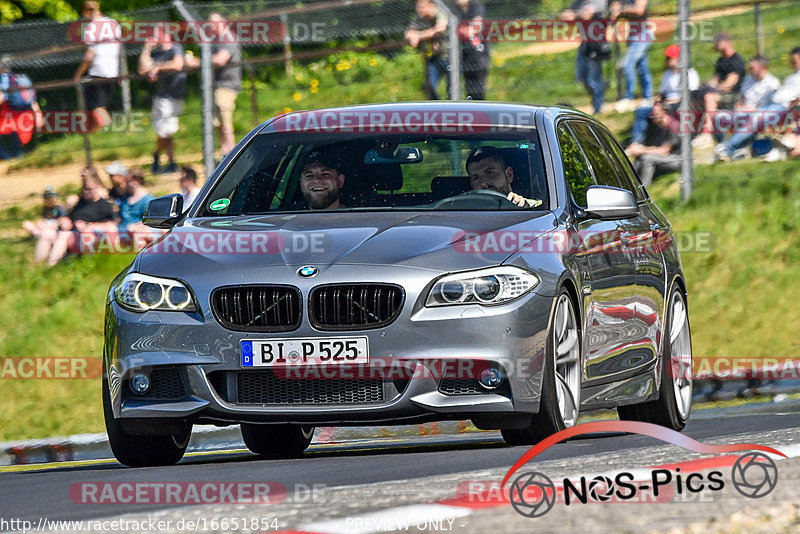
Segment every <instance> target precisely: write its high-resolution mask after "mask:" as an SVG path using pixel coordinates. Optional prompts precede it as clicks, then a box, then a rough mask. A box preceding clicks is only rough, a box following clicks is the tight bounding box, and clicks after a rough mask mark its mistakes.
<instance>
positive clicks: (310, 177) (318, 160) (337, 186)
mask: <svg viewBox="0 0 800 534" xmlns="http://www.w3.org/2000/svg"><path fill="white" fill-rule="evenodd" d="M339 166H340V163H339V161H338V158H336V157H335V156H333V155H332V154H327V153H324V152H312V153H311V155H309V156H308V160H307V161H306V164H305V165H304V166H303V170H302V171H301V172H300V191H302V193H303V198H305V200H306V203H307V204H308V207H309V209H312V210H332V209H341V208H346V207H347V206H345V205H344V204H342V202H341V200H340V198H339V197H340V195H341V190H342V187H343V186H344V174H342V173H341V172H339Z"/></svg>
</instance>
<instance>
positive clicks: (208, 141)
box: [172, 0, 217, 178]
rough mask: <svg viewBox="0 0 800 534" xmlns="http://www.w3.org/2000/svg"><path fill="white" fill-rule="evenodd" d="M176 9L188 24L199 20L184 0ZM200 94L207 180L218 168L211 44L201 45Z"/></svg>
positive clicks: (176, 5)
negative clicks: (215, 158) (215, 144)
mask: <svg viewBox="0 0 800 534" xmlns="http://www.w3.org/2000/svg"><path fill="white" fill-rule="evenodd" d="M172 3H173V5H174V6H175V9H176V10H177V11H178V13H180V15H181V17H183V19H184V20H185V21H187V22H194V21H197V20H198V18H197V16H195V15H194V14H193V13H191V12H190V11H189V9H188V8H187V7H186V5H185V4H184V3H183V1H182V0H173V2H172ZM200 92H201V95H202V98H203V107H202V109H203V167H205V175H206V178H208V177H209V176H211V174H212V173H213V172H214V169H215V168H216V166H217V165H216V163H215V162H214V117H213V114H214V67H213V65H212V64H211V43H208V42H201V43H200Z"/></svg>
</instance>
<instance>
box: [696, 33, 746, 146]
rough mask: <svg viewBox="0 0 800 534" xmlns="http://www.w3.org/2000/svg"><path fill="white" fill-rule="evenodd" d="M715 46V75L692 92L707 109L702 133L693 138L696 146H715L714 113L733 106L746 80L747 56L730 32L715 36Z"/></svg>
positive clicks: (703, 107) (704, 108)
mask: <svg viewBox="0 0 800 534" xmlns="http://www.w3.org/2000/svg"><path fill="white" fill-rule="evenodd" d="M714 50H716V51H717V52H719V59H717V62H716V63H715V64H714V76H713V77H712V78H711V80H710V81H709V82H708V83H705V84H703V86H702V87H700V89H698V90H697V91H695V93H694V94H693V97H694V98H695V100H696V101H699V104H700V106H701V108H702V109H701V110H702V111H705V112H706V121H705V123H704V124H703V126H702V130H701V133H700V135H698V136H697V137H695V138H694V140H693V141H692V146H694V147H695V148H706V147H710V146H713V144H714V138H713V137H712V136H711V117H712V116H713V114H714V112H715V111H717V109H720V108H722V109H731V108H733V105H734V104H735V103H736V100H737V99H738V97H739V91H740V89H741V87H742V81H743V80H744V70H745V65H744V60H743V59H742V56H740V55H739V54H738V53H737V52H736V50H735V49H734V47H733V39H732V38H731V36H730V35H728V34H727V33H724V32H723V33H720V34H718V35H717V36H716V37H714Z"/></svg>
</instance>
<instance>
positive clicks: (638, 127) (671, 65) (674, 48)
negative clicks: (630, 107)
mask: <svg viewBox="0 0 800 534" xmlns="http://www.w3.org/2000/svg"><path fill="white" fill-rule="evenodd" d="M680 55H681V48H680V47H679V46H678V45H676V44H672V45H669V46H668V47H667V49H666V50H664V74H662V76H661V84H660V85H659V86H658V94H659V95H661V101H662V103H663V104H664V109H666V111H667V112H668V113H671V112H673V111H675V108H676V107H677V104H678V103H679V102H680V101H681V70H680V68H679V65H678V59H679V58H680ZM698 87H700V76H699V75H698V74H697V71H696V70H694V69H693V68H689V90H690V91H694V90H696V89H697V88H698ZM652 109H653V108H652V106H643V107H640V108H638V109H637V110H636V112H635V113H634V118H633V135H632V138H633V139H632V140H633V142H634V143H639V144H641V143H644V137H645V131H646V130H647V121H648V119H650V115H651V112H652Z"/></svg>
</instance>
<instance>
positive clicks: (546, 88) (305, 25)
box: [0, 0, 800, 172]
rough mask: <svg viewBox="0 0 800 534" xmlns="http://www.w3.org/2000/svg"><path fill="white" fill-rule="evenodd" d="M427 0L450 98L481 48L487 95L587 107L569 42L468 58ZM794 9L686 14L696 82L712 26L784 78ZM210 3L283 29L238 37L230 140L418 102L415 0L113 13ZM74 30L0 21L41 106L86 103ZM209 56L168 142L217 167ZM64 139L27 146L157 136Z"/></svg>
mask: <svg viewBox="0 0 800 534" xmlns="http://www.w3.org/2000/svg"><path fill="white" fill-rule="evenodd" d="M436 2H437V5H438V6H439V8H440V10H441V12H443V13H445V16H446V17H447V18H448V23H449V29H448V34H447V40H448V42H449V47H448V53H447V56H446V59H447V60H448V61H447V62H448V63H449V65H450V66H451V69H450V70H449V71H448V73H447V77H449V78H450V86H451V91H450V95H449V96H450V98H452V99H456V98H464V97H465V95H466V94H467V92H469V87H467V88H465V87H464V81H465V80H464V76H463V74H464V73H469V72H470V71H472V72H473V73H474V71H475V70H476V68H475V63H474V61H476V59H475V57H478V60H479V61H483V60H484V59H482V58H485V61H486V62H487V63H486V65H484V66H486V67H488V81H487V83H486V91H485V95H484V96H485V98H487V99H490V100H508V101H518V102H525V103H536V104H556V103H567V104H570V105H573V106H575V107H578V108H580V109H589V102H590V100H589V97H588V95H587V94H586V91H585V90H584V89H583V87H582V86H581V85H580V84H578V83H577V82H576V81H575V78H574V62H575V59H576V49H577V46H578V43H577V42H575V41H569V40H563V41H559V40H558V39H555V40H553V39H551V40H546V41H545V42H541V41H538V40H534V39H517V40H514V39H499V40H498V42H491V43H488V45H487V46H488V48H489V51H490V52H489V54H488V55H487V56H481V55H480V54H479V55H478V56H474V55H473V56H469V57H464V56H462V54H463V53H464V50H465V40H464V38H463V36H459V34H458V33H457V31H456V30H457V28H458V24H459V21H460V20H461V19H462V18H463V15H460V13H459V8H458V6H457V5H456V4H455V3H454V2H453V1H452V0H436ZM569 3H570V2H568V1H566V0H565V1H564V2H562V3H559V2H554V1H547V2H544V3H542V2H531V1H525V0H485V1H484V4H485V7H486V14H485V19H486V20H491V21H500V22H502V21H511V20H517V21H519V20H534V19H535V20H539V21H541V20H555V19H557V18H558V17H559V16H560V15H559V13H558V12H556V11H557V10H558V8H561V7H566V6H567V5H568V4H569ZM793 4H794V3H793V2H787V1H780V2H778V1H769V0H765V1H763V2H758V3H752V2H747V3H741V4H736V5H728V6H727V7H726V8H725V9H722V10H716V11H707V12H702V11H695V13H694V14H693V21H694V22H697V23H700V22H701V21H706V26H707V28H706V30H707V31H706V33H705V34H703V36H692V41H691V47H692V62H693V66H694V67H695V68H696V69H697V70H698V71H699V73H700V76H701V78H702V79H704V80H706V79H708V78H710V76H711V73H712V71H713V65H714V62H715V61H716V55H715V53H714V52H713V50H712V44H711V43H710V42H708V40H709V39H710V37H711V36H713V34H714V33H715V32H717V31H727V32H728V33H730V34H731V35H732V36H733V38H734V40H735V43H736V47H737V51H739V53H740V54H741V55H742V56H743V57H744V58H745V59H747V58H748V57H749V56H751V55H753V54H755V53H757V52H761V53H762V54H764V55H766V56H767V57H768V58H769V59H770V60H771V61H772V66H773V72H774V73H775V74H776V75H778V76H779V77H783V76H786V75H787V74H789V73H790V72H791V69H790V66H789V65H788V62H787V58H788V52H789V50H790V49H791V48H793V47H794V46H797V45H800V16H798V15H797V14H796V7H795V6H794V5H793ZM659 5H661V4H659ZM554 8H555V9H554ZM548 10H549V11H548ZM212 12H218V13H221V14H222V15H224V16H225V17H226V18H227V19H229V20H266V21H273V22H275V21H277V22H279V23H280V25H281V27H282V28H283V29H284V32H283V35H282V36H281V38H280V39H273V40H270V41H269V42H258V43H245V44H243V55H242V61H241V65H242V67H243V70H244V87H243V91H242V93H241V94H240V95H239V97H238V99H237V111H236V114H235V125H236V135H237V137H241V136H242V135H244V133H246V131H247V129H249V128H250V127H252V125H253V124H257V123H258V122H260V121H261V120H263V119H265V118H267V117H269V116H272V115H274V114H276V113H279V112H281V111H284V110H286V109H294V108H298V107H300V108H304V109H307V108H314V107H322V106H325V105H339V104H356V103H365V102H374V101H386V100H419V99H424V98H426V92H425V89H424V79H425V78H424V77H423V65H424V63H425V62H426V61H427V59H426V58H424V57H422V56H421V55H420V54H417V53H416V52H415V51H413V50H412V49H410V48H409V47H407V46H406V45H405V43H404V41H403V34H404V32H405V30H406V29H407V27H408V26H409V23H410V21H411V20H412V19H413V18H414V1H413V0H403V1H375V0H316V1H305V2H296V1H293V0H274V1H271V2H269V3H268V4H266V3H264V2H259V1H253V0H251V1H238V2H222V1H214V2H185V3H182V4H181V3H180V2H174V3H172V4H165V5H163V6H159V7H156V8H149V9H145V10H137V11H130V12H122V13H112V14H110V15H111V16H113V17H115V18H116V19H118V20H125V21H182V20H186V19H192V18H195V19H198V20H205V19H207V18H208V16H209V14H211V13H212ZM651 18H652V19H656V18H658V19H662V20H663V21H666V22H670V21H671V22H672V23H673V24H674V26H673V28H672V30H673V31H669V30H667V31H666V33H662V34H659V36H658V39H657V42H655V43H654V44H653V46H652V48H651V49H650V51H649V53H648V56H649V59H650V68H651V70H652V72H653V76H654V84H655V85H656V87H657V84H658V81H659V79H660V71H661V69H662V62H663V53H664V50H665V48H666V47H667V46H668V45H669V44H672V43H674V42H675V39H676V36H675V34H674V29H675V27H676V26H677V16H676V15H662V14H659V13H658V12H656V10H653V12H652V13H651ZM665 27H668V25H665ZM69 28H70V25H69V23H55V22H35V23H23V24H15V25H12V26H8V27H2V28H0V50H2V51H3V55H4V58H5V60H6V62H7V63H8V64H9V65H10V66H11V67H12V68H13V69H14V71H16V72H24V73H26V74H27V75H28V76H30V77H31V78H32V79H33V80H34V83H35V88H36V90H37V93H38V99H39V103H40V105H41V107H42V109H43V110H45V111H52V110H80V109H81V103H80V98H78V96H79V93H80V91H76V89H77V85H76V84H75V83H74V82H73V81H72V80H71V78H72V73H73V72H74V71H75V68H76V66H77V64H78V63H79V62H80V61H81V58H82V56H83V53H84V50H85V48H84V46H83V44H81V43H79V42H75V41H74V40H73V39H71V38H70V37H69ZM31 43H34V44H33V45H32V44H31ZM186 48H187V50H189V51H192V52H194V53H195V54H197V55H199V56H201V57H202V56H203V55H207V51H205V54H204V51H203V50H201V47H200V46H198V45H197V44H188V45H186ZM611 49H612V57H611V58H610V59H609V60H608V61H605V62H604V63H603V72H604V78H605V80H606V82H607V84H608V88H607V89H606V98H607V100H609V101H611V102H612V103H613V101H614V100H615V97H617V96H618V95H619V94H620V87H621V83H622V80H621V78H620V76H619V75H618V71H619V59H620V57H621V54H622V53H623V52H624V50H625V45H624V43H622V44H618V43H612V47H611ZM124 50H125V54H124V57H125V58H126V61H125V62H124V63H125V67H126V68H127V71H128V73H127V74H125V73H124V72H123V74H122V75H121V76H120V78H119V82H120V87H119V89H117V90H115V91H114V94H113V98H112V104H111V109H112V111H115V112H118V113H120V114H122V115H123V116H126V117H128V120H129V123H132V122H135V121H133V120H132V119H131V118H130V117H131V114H134V115H136V116H138V117H140V118H141V122H142V124H140V125H139V126H140V127H143V128H144V129H145V130H146V129H147V125H146V124H144V123H146V122H147V116H148V114H149V109H150V100H151V96H152V91H153V87H152V84H150V83H149V82H148V81H147V80H145V79H143V77H142V76H139V75H138V74H137V73H136V61H137V58H138V56H139V54H140V53H141V43H138V42H134V43H126V44H125V45H124ZM205 65H206V67H205V71H206V74H205V83H204V82H203V76H204V75H203V71H204V69H202V68H201V69H198V70H193V71H189V72H188V77H189V78H188V84H187V97H186V106H185V109H184V111H183V113H182V115H181V123H182V126H181V129H180V130H179V132H178V133H177V134H176V136H175V142H176V146H177V150H178V153H179V154H189V153H191V154H196V153H197V152H200V151H202V152H203V161H204V163H205V167H206V172H210V170H211V168H213V165H214V130H213V128H212V127H211V126H210V113H211V109H210V106H211V104H210V102H211V100H210V99H211V95H210V83H209V80H210V76H211V74H210V68H211V67H210V64H209V63H208V62H207V61H206V63H205ZM452 66H457V67H458V66H460V68H455V69H453V68H452ZM478 67H479V68H483V66H481V65H478ZM478 70H479V69H478ZM473 78H474V76H473ZM314 80H317V82H316V83H317V85H316V86H315V85H314ZM83 83H91V82H89V81H86V80H84V81H83ZM444 85H445V83H444V81H443V82H442V86H444ZM440 91H441V89H440ZM140 129H141V128H140ZM131 133H133V135H132V134H131ZM67 135H69V134H63V135H59V134H52V133H36V134H34V137H33V141H32V142H31V144H30V145H28V146H27V147H26V149H25V150H26V152H29V153H31V154H35V153H37V152H38V153H39V154H40V155H41V154H48V157H50V158H52V160H53V162H54V163H59V162H67V161H83V160H85V161H87V162H93V161H95V160H109V159H116V158H117V157H121V158H125V157H136V156H142V155H144V154H147V153H148V151H149V147H150V146H151V145H152V144H153V142H154V137H155V136H154V135H150V134H149V133H148V132H146V131H145V132H142V131H139V132H138V133H137V132H114V131H112V132H103V133H100V134H86V135H84V136H83V140H82V142H81V143H75V142H66V141H63V140H60V141H59V140H58V138H59V137H64V136H67Z"/></svg>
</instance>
